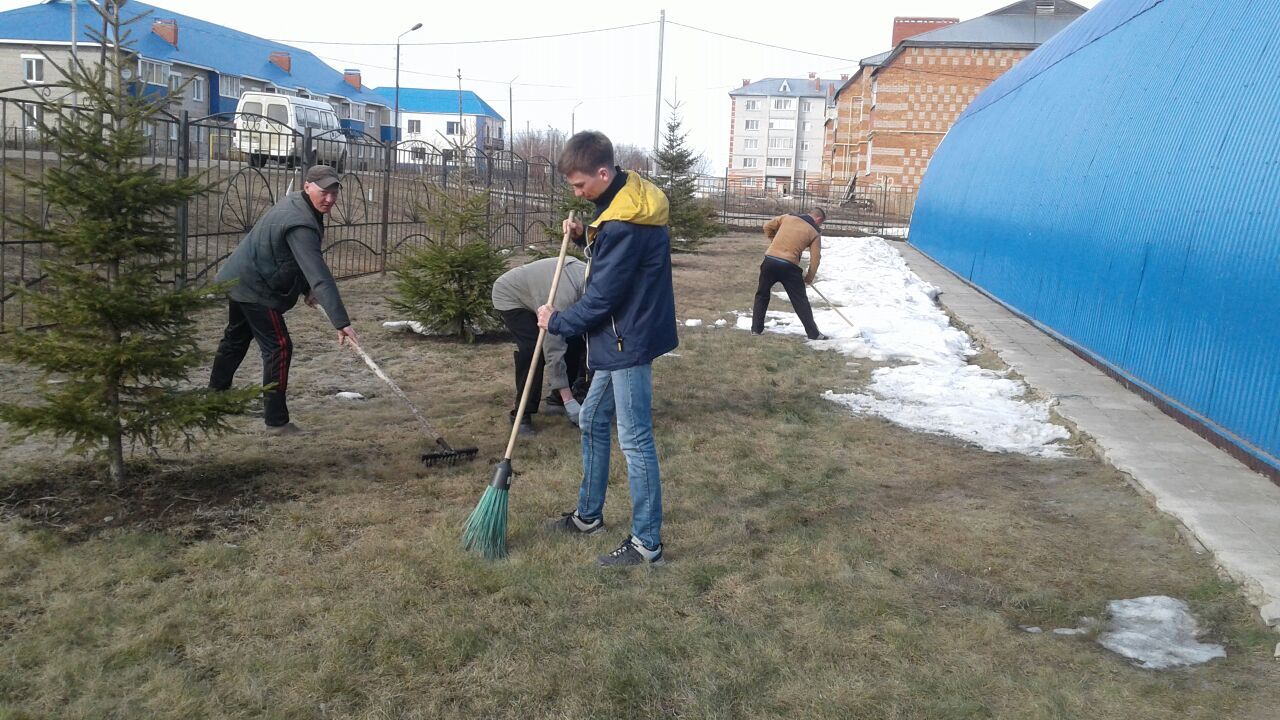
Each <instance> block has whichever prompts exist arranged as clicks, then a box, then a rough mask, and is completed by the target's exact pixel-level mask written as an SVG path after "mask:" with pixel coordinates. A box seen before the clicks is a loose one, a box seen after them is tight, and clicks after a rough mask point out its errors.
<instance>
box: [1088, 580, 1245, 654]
mask: <svg viewBox="0 0 1280 720" xmlns="http://www.w3.org/2000/svg"><path fill="white" fill-rule="evenodd" d="M1107 611H1108V612H1109V613H1110V614H1111V622H1110V624H1109V626H1108V628H1107V632H1105V633H1103V634H1101V635H1099V636H1098V643H1099V644H1100V645H1102V647H1104V648H1106V649H1108V650H1110V651H1112V652H1114V653H1118V654H1120V655H1123V656H1124V657H1127V658H1129V659H1130V660H1134V661H1136V662H1135V664H1136V665H1138V666H1139V667H1143V668H1146V669H1148V670H1166V669H1168V668H1174V667H1182V666H1184V665H1198V664H1201V663H1206V662H1209V661H1210V660H1212V659H1214V658H1220V657H1226V656H1227V652H1226V650H1225V649H1223V647H1222V646H1221V645H1215V644H1209V643H1201V642H1199V641H1197V640H1196V636H1197V635H1198V634H1199V632H1200V631H1199V627H1198V626H1197V624H1196V619H1195V616H1193V615H1192V614H1191V610H1190V608H1188V607H1187V604H1186V603H1184V602H1182V601H1181V600H1176V599H1174V598H1171V597H1166V596H1164V595H1154V596H1150V597H1140V598H1134V599H1132V600H1113V601H1111V602H1109V603H1107Z"/></svg>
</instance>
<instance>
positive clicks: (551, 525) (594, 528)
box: [547, 510, 604, 535]
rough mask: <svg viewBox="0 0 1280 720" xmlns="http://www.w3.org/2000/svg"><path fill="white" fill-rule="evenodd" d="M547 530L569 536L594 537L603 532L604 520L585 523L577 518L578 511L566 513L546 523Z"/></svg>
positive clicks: (597, 519) (599, 518)
mask: <svg viewBox="0 0 1280 720" xmlns="http://www.w3.org/2000/svg"><path fill="white" fill-rule="evenodd" d="M547 530H550V531H551V532H558V533H566V534H569V535H595V534H596V533H598V532H603V531H604V518H602V517H598V518H596V519H595V520H592V521H591V522H587V521H586V520H583V519H582V518H580V517H578V511H577V510H574V511H573V512H567V513H564V514H563V515H561V516H560V517H558V518H556V519H554V520H548V521H547Z"/></svg>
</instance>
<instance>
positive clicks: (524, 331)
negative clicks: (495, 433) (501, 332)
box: [500, 308, 587, 417]
mask: <svg viewBox="0 0 1280 720" xmlns="http://www.w3.org/2000/svg"><path fill="white" fill-rule="evenodd" d="M500 312H501V315H502V322H503V323H504V324H505V325H506V326H507V329H508V330H510V331H511V334H512V335H513V336H514V337H515V341H516V352H515V366H516V401H515V405H513V406H512V407H511V415H512V416H513V417H514V416H515V413H516V410H517V409H518V408H519V407H520V396H521V395H523V394H524V381H525V378H527V377H529V365H530V363H532V362H534V356H533V347H534V346H535V345H537V344H538V315H537V313H534V312H533V311H532V310H525V309H523V308H519V309H516V310H502V311H500ZM567 344H568V346H569V347H568V350H566V351H565V354H564V362H565V366H566V367H567V369H568V374H569V387H571V388H572V387H573V383H574V381H576V380H578V379H579V378H580V377H582V376H583V375H584V371H585V369H586V368H585V364H586V359H587V353H586V343H584V342H583V341H582V339H581V338H571V339H569V340H568V341H567ZM537 363H538V367H537V369H536V370H534V371H533V390H532V391H531V392H530V393H529V403H528V404H527V405H525V408H524V414H525V416H526V417H527V416H529V415H533V414H535V413H537V412H538V406H539V403H540V402H541V398H539V395H541V394H542V370H543V367H544V366H545V365H546V358H545V357H544V356H543V355H542V353H541V352H539V354H538V357H537Z"/></svg>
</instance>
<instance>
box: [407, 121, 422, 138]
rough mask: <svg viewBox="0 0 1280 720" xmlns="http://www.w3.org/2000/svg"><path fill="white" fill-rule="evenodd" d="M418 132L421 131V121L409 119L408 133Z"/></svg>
mask: <svg viewBox="0 0 1280 720" xmlns="http://www.w3.org/2000/svg"><path fill="white" fill-rule="evenodd" d="M420 132H422V121H421V120H410V121H409V134H410V135H417V134H418V133H420Z"/></svg>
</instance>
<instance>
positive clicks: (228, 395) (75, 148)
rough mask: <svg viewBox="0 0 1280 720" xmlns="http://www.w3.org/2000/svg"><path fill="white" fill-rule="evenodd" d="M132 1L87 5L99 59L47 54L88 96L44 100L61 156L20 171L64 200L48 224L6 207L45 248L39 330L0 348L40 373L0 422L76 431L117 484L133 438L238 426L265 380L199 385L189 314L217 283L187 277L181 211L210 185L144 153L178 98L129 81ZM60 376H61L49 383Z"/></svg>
mask: <svg viewBox="0 0 1280 720" xmlns="http://www.w3.org/2000/svg"><path fill="white" fill-rule="evenodd" d="M123 4H124V2H123V1H111V0H108V1H107V2H103V3H101V4H90V5H89V6H88V7H92V8H94V10H96V11H97V12H98V13H99V15H100V16H101V19H102V30H101V31H100V32H95V33H94V35H95V36H96V37H95V38H94V40H95V41H96V42H97V43H98V44H99V45H100V47H101V48H102V49H101V51H100V53H99V54H98V57H97V58H96V62H94V61H92V60H90V61H89V62H86V61H84V60H78V59H72V60H71V61H70V62H69V63H68V64H67V65H66V66H65V67H61V66H58V65H57V64H56V63H54V61H53V60H52V59H51V58H48V57H46V61H47V62H49V63H50V65H53V66H54V67H55V68H57V70H58V71H59V72H60V73H61V74H62V75H63V76H64V77H65V78H66V80H65V82H64V83H63V87H64V88H65V89H66V90H67V91H69V93H70V94H71V96H75V97H78V98H79V101H80V103H81V105H80V107H78V108H77V107H71V106H69V105H68V104H66V103H65V102H64V101H63V100H60V99H47V100H45V101H43V106H44V118H45V119H44V121H43V122H42V123H41V124H40V132H41V133H42V135H43V136H44V138H45V139H46V140H47V141H48V143H49V145H50V147H51V148H53V149H54V150H55V151H56V152H57V154H58V156H59V159H60V164H59V165H57V166H52V167H49V168H47V169H46V170H45V172H44V174H43V175H42V176H41V177H39V178H36V179H29V180H24V182H25V183H26V185H27V186H28V188H29V189H30V190H32V191H34V192H35V193H37V194H39V195H42V196H43V197H44V199H45V200H46V201H47V202H48V203H49V204H50V205H51V206H52V207H53V208H55V210H56V211H55V212H54V213H52V217H51V218H50V219H49V221H48V222H47V223H42V222H41V221H40V220H39V219H37V218H30V217H10V218H8V220H9V221H10V222H13V223H14V224H15V225H17V226H18V227H19V228H21V230H22V232H23V233H24V234H25V236H26V237H27V238H28V239H29V240H31V241H32V242H36V243H40V244H41V245H42V246H44V247H46V248H49V249H50V255H51V256H50V257H49V258H48V259H46V260H44V261H43V262H42V263H41V269H42V272H43V273H44V274H45V276H46V277H45V280H44V282H43V283H41V284H40V285H39V286H37V287H35V288H33V289H31V290H29V291H27V292H26V296H27V297H26V302H28V303H30V306H31V307H32V308H34V312H35V314H36V317H37V319H38V321H39V323H40V324H41V325H48V326H49V327H48V328H47V329H44V330H34V331H17V332H15V333H13V334H12V335H9V336H7V337H0V357H2V358H6V359H8V360H12V361H16V362H19V363H22V364H25V365H28V366H31V367H34V368H38V369H39V370H40V371H42V373H43V379H44V380H45V382H42V383H40V385H39V386H38V387H37V388H35V393H34V394H35V395H37V396H38V398H39V401H40V402H39V403H38V404H25V403H23V404H19V403H4V404H0V420H3V421H5V422H6V423H8V424H9V425H10V427H11V428H12V429H14V430H15V431H16V432H17V433H18V434H19V435H21V436H27V435H31V434H36V433H41V434H51V435H54V436H56V437H59V438H63V439H70V440H71V441H72V444H71V449H72V450H73V451H75V452H89V453H93V454H94V455H96V456H97V457H99V458H100V459H104V460H105V461H106V462H107V465H108V467H109V471H110V475H111V478H112V480H113V481H114V482H115V483H116V485H117V486H119V485H121V484H123V483H124V481H125V479H126V478H125V466H124V458H125V452H126V447H127V446H130V445H134V444H141V445H144V446H147V447H155V446H157V445H167V444H170V443H173V442H175V441H177V440H184V441H186V442H187V443H190V441H191V440H193V439H194V436H195V434H197V433H211V432H222V431H226V430H228V429H229V427H228V426H227V424H226V422H225V416H226V415H228V414H233V413H240V412H244V411H245V409H246V407H247V405H248V403H249V401H250V399H251V398H252V397H254V396H257V395H259V394H260V393H261V391H260V389H257V388H253V389H246V390H235V391H230V392H225V393H215V392H213V391H210V390H207V389H203V388H198V387H197V388H192V387H190V385H189V383H188V376H189V373H190V372H191V371H192V370H193V369H194V368H196V367H198V366H199V365H200V364H201V361H202V356H201V353H200V352H199V351H198V349H197V345H196V337H197V336H196V326H195V323H194V320H193V318H192V313H193V312H194V311H196V310H197V309H200V308H204V307H207V306H209V305H210V303H211V302H214V301H211V300H209V299H206V297H207V293H209V289H208V288H195V287H191V286H186V287H183V286H182V285H181V284H180V283H177V282H175V280H174V279H175V277H177V275H178V272H179V265H178V262H177V261H176V258H177V257H178V256H179V254H178V252H177V242H176V239H175V232H174V214H175V209H176V208H178V207H180V206H182V205H183V204H185V203H187V202H190V201H191V200H192V199H193V198H196V197H198V196H200V195H202V194H204V193H206V192H208V187H207V185H206V183H205V181H204V180H203V179H202V178H199V177H188V178H180V179H168V178H166V177H165V167H164V166H163V165H157V164H155V163H154V162H148V161H147V159H146V154H147V152H146V151H147V138H146V136H145V134H144V128H145V127H146V126H147V124H148V123H151V122H153V121H154V120H155V119H156V118H157V116H158V115H159V114H160V112H161V110H162V108H163V105H164V104H165V103H166V102H167V101H168V100H169V98H164V97H155V96H147V95H145V94H144V93H142V92H141V87H140V86H137V85H132V84H131V83H130V82H129V78H130V77H131V75H132V73H131V72H126V71H127V70H131V69H132V68H134V67H136V64H137V60H136V57H135V56H134V55H133V54H132V53H131V52H130V50H129V47H128V46H129V32H128V27H127V25H128V24H129V23H127V22H122V20H121V18H120V8H121V6H122V5H123ZM50 380H58V381H59V382H48V381H50Z"/></svg>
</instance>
